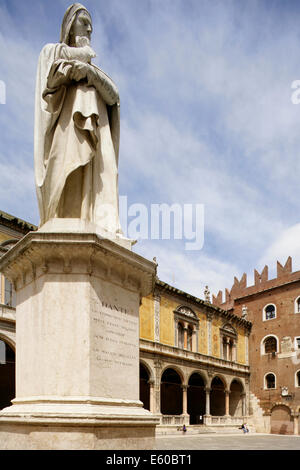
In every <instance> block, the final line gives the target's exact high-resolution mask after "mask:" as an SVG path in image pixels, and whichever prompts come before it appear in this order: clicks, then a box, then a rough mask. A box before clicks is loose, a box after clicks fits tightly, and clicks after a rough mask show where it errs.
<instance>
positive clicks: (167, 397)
mask: <svg viewBox="0 0 300 470" xmlns="http://www.w3.org/2000/svg"><path fill="white" fill-rule="evenodd" d="M182 395H183V393H182V377H181V376H180V375H179V373H178V371H177V369H176V368H174V367H166V368H165V369H164V371H163V373H162V375H161V379H160V411H161V413H162V414H163V415H180V414H182Z"/></svg>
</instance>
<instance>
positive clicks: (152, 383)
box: [148, 380, 155, 413]
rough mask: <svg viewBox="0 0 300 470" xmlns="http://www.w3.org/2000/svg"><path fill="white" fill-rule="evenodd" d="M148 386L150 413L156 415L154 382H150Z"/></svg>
mask: <svg viewBox="0 0 300 470" xmlns="http://www.w3.org/2000/svg"><path fill="white" fill-rule="evenodd" d="M148 384H149V386H150V411H151V413H155V403H154V384H155V381H154V380H149V381H148Z"/></svg>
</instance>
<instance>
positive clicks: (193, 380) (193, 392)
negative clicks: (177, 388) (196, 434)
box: [187, 371, 206, 425]
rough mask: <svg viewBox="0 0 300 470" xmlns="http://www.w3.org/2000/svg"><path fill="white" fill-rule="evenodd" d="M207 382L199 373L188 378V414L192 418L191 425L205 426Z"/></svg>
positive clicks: (196, 372)
mask: <svg viewBox="0 0 300 470" xmlns="http://www.w3.org/2000/svg"><path fill="white" fill-rule="evenodd" d="M205 388H206V380H205V377H204V376H203V374H201V373H200V372H198V371H194V372H192V374H190V376H189V378H188V389H187V412H188V414H189V416H190V424H191V425H193V424H203V416H204V415H205V403H206V393H205Z"/></svg>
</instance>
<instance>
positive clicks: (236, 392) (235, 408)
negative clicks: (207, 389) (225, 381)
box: [229, 378, 245, 416]
mask: <svg viewBox="0 0 300 470" xmlns="http://www.w3.org/2000/svg"><path fill="white" fill-rule="evenodd" d="M229 390H230V395H229V414H230V416H243V397H244V395H245V391H244V390H245V389H244V385H243V383H242V381H241V380H240V379H237V378H233V379H232V381H231V383H230V388H229Z"/></svg>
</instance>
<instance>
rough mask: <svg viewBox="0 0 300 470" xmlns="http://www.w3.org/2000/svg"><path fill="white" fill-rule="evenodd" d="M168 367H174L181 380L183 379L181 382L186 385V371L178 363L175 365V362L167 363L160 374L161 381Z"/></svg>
mask: <svg viewBox="0 0 300 470" xmlns="http://www.w3.org/2000/svg"><path fill="white" fill-rule="evenodd" d="M167 369H173V370H174V371H175V372H176V373H177V374H178V375H179V377H180V380H181V384H182V385H186V381H185V375H184V372H183V371H182V370H181V369H180V367H178V366H177V365H175V364H174V365H173V364H166V365H165V366H164V367H163V368H162V370H161V374H160V382H161V379H162V376H163V375H164V373H165V371H166V370H167Z"/></svg>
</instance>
